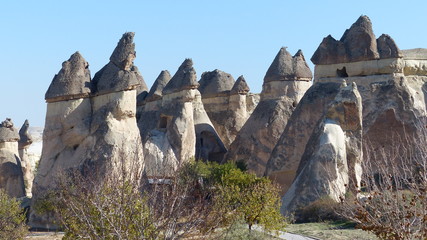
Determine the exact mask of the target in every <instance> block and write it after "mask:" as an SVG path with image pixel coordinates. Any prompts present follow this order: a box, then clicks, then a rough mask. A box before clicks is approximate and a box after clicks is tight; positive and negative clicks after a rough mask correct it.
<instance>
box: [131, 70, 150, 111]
mask: <svg viewBox="0 0 427 240" xmlns="http://www.w3.org/2000/svg"><path fill="white" fill-rule="evenodd" d="M131 71H133V72H136V73H137V74H136V78H137V79H138V82H139V86H138V87H137V88H136V103H137V105H140V104H141V103H142V102H143V101H144V99H145V98H146V97H147V94H148V87H147V84H146V83H145V81H144V78H143V77H142V75H141V73H140V72H139V70H138V68H137V67H136V66H135V65H134V66H132V69H131Z"/></svg>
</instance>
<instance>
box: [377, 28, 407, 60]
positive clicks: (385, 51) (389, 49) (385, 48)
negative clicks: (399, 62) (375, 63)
mask: <svg viewBox="0 0 427 240" xmlns="http://www.w3.org/2000/svg"><path fill="white" fill-rule="evenodd" d="M377 47H378V53H379V54H380V58H400V57H403V54H402V52H401V51H400V49H399V47H398V46H397V45H396V43H395V42H394V40H393V38H391V37H390V36H389V35H388V34H382V35H381V36H380V37H379V38H378V39H377Z"/></svg>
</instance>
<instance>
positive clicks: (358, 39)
mask: <svg viewBox="0 0 427 240" xmlns="http://www.w3.org/2000/svg"><path fill="white" fill-rule="evenodd" d="M340 41H341V42H343V43H344V45H345V48H346V50H347V54H348V55H349V59H350V61H351V62H357V61H365V60H373V59H378V58H379V57H380V56H379V54H378V50H377V41H376V39H375V34H374V31H373V30H372V23H371V20H370V19H369V17H368V16H365V15H362V16H360V17H359V18H358V19H357V21H356V22H355V23H353V25H351V27H350V29H347V30H346V31H345V32H344V34H343V36H342V37H341V39H340Z"/></svg>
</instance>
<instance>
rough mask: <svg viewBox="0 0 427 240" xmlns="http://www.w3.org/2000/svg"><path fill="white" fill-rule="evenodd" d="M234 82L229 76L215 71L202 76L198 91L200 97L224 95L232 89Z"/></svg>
mask: <svg viewBox="0 0 427 240" xmlns="http://www.w3.org/2000/svg"><path fill="white" fill-rule="evenodd" d="M234 82H235V81H234V78H233V76H231V74H229V73H226V72H223V71H221V70H218V69H215V70H214V71H211V72H204V73H203V74H202V77H201V78H200V81H199V84H200V86H199V91H200V94H201V95H202V97H214V96H217V95H221V94H224V95H225V94H228V92H230V90H231V89H232V88H233V85H234Z"/></svg>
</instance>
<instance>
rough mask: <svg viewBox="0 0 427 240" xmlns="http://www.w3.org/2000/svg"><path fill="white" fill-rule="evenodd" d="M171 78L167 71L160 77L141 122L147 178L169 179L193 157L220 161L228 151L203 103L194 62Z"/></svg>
mask: <svg viewBox="0 0 427 240" xmlns="http://www.w3.org/2000/svg"><path fill="white" fill-rule="evenodd" d="M169 78H170V75H169V73H168V72H167V71H164V72H162V73H161V74H160V75H159V77H158V78H157V80H156V82H155V83H154V85H153V87H152V88H151V89H150V92H149V93H148V95H147V98H146V100H145V103H144V108H143V111H141V113H140V117H139V121H138V126H139V128H140V131H141V137H142V141H143V146H144V159H145V162H146V173H147V175H148V176H170V175H172V174H173V172H174V171H175V170H176V168H177V167H178V166H179V165H180V164H181V163H183V162H185V161H188V160H189V159H191V158H193V157H196V158H203V159H206V160H213V161H219V160H218V159H222V156H223V155H224V153H225V152H226V149H225V148H224V145H223V143H222V141H221V139H220V137H219V136H218V133H217V132H216V130H215V127H214V126H213V124H212V123H211V121H210V119H209V117H208V115H207V114H206V111H205V109H204V106H203V104H202V101H201V95H200V92H199V91H198V90H197V88H198V87H199V83H198V82H197V76H196V72H195V70H194V68H193V62H192V60H191V59H186V60H185V61H184V62H183V63H182V64H181V66H180V67H179V69H178V70H177V72H176V73H175V75H174V76H173V77H172V78H171V79H170V80H169Z"/></svg>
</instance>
